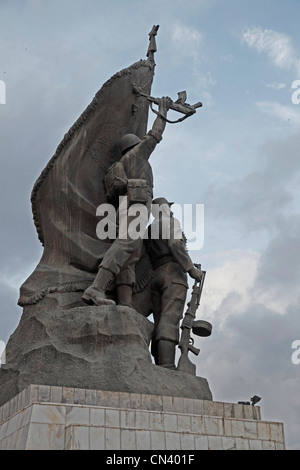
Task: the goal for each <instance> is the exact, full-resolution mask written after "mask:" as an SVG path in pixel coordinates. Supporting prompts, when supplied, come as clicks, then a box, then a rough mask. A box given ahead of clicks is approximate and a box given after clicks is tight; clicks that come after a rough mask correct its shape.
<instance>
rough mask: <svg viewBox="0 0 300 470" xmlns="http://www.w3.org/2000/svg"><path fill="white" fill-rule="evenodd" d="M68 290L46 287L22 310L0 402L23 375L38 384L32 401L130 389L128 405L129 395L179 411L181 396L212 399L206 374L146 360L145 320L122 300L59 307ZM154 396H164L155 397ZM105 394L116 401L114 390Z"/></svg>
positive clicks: (1, 374)
mask: <svg viewBox="0 0 300 470" xmlns="http://www.w3.org/2000/svg"><path fill="white" fill-rule="evenodd" d="M72 296H73V294H71V293H69V294H68V293H66V294H60V295H58V296H56V295H55V294H51V295H49V296H48V297H47V298H45V299H44V300H43V301H41V302H40V303H39V304H38V305H37V306H31V308H30V312H25V313H24V314H23V319H22V321H21V322H20V324H19V327H18V328H17V329H16V331H15V332H14V334H13V335H12V337H11V338H10V341H9V343H8V345H7V353H6V360H7V363H6V365H4V366H3V368H1V369H0V405H1V404H4V403H5V402H6V401H8V400H9V399H10V398H13V397H14V396H16V395H17V394H18V393H19V392H21V391H22V390H23V389H24V388H25V387H27V386H28V385H30V383H39V384H41V385H40V386H39V388H38V390H35V391H33V390H32V393H38V397H37V398H38V400H39V401H40V402H45V401H47V402H49V401H53V400H59V399H60V394H62V402H63V403H78V404H81V403H85V404H93V403H94V402H95V399H96V398H98V404H103V405H105V403H106V402H107V400H108V395H107V393H108V391H110V390H114V391H115V392H121V393H124V392H132V394H131V397H130V400H131V404H130V406H131V407H135V406H134V402H136V403H139V404H140V406H146V407H148V408H149V407H151V408H153V406H154V407H155V409H157V410H162V409H165V407H166V403H169V405H168V406H171V407H172V409H173V408H174V407H175V408H176V410H178V411H180V410H182V407H183V404H182V403H183V402H182V401H180V400H181V398H182V397H186V398H196V399H204V400H211V399H212V395H211V392H210V389H209V386H208V383H207V380H206V379H204V378H201V377H195V376H192V375H189V374H184V373H181V372H177V371H171V370H167V369H164V368H162V367H158V366H156V365H154V364H153V363H152V360H151V355H150V353H149V344H150V340H151V336H152V330H153V324H152V323H151V322H150V321H149V320H148V319H147V318H145V317H143V316H142V315H140V314H139V313H137V312H136V311H135V310H134V309H131V308H129V307H119V306H102V307H96V306H90V307H89V306H77V307H72V308H66V305H68V304H69V303H70V302H71V300H72ZM24 310H26V308H25V309H24ZM49 312H51V315H49ZM50 385H51V386H52V387H53V388H52V389H51V390H50ZM55 387H56V388H55ZM57 387H58V388H57ZM59 387H63V388H62V390H60V389H59ZM76 389H77V390H76ZM78 389H85V390H78ZM97 390H99V393H98V392H97ZM149 395H151V396H152V398H151V397H150V398H146V396H149ZM153 396H155V398H153ZM162 396H164V397H166V396H170V400H169V401H165V402H163V400H162ZM179 397H180V398H179ZM111 399H112V397H110V400H111ZM113 399H114V400H115V401H114V403H113V406H118V405H119V403H120V400H121V398H120V393H118V394H114V395H113ZM176 400H177V401H178V405H177V401H176ZM143 401H144V404H143V405H142V403H143ZM111 404H112V403H111ZM15 406H17V403H15ZM178 407H181V408H178ZM187 407H189V408H187ZM192 408H193V403H191V402H189V401H185V402H184V410H185V411H192ZM215 412H216V413H218V410H217V409H216V411H215Z"/></svg>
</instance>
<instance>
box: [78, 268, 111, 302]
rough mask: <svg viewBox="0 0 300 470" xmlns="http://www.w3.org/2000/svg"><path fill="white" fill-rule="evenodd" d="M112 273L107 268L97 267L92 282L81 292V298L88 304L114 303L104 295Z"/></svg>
mask: <svg viewBox="0 0 300 470" xmlns="http://www.w3.org/2000/svg"><path fill="white" fill-rule="evenodd" d="M113 277H114V274H113V273H111V272H110V271H108V269H104V268H101V267H100V268H99V271H98V274H97V276H96V279H95V281H94V282H93V284H92V285H91V286H90V287H88V288H87V289H86V291H85V292H84V293H83V296H82V300H84V302H86V303H87V304H89V305H116V303H115V302H114V301H113V300H112V299H108V298H107V296H106V293H105V292H106V289H107V288H108V285H109V283H110V282H111V281H112V279H113Z"/></svg>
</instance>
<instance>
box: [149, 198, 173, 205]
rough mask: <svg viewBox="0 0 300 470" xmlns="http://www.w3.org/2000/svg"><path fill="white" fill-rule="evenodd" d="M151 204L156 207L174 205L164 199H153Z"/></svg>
mask: <svg viewBox="0 0 300 470" xmlns="http://www.w3.org/2000/svg"><path fill="white" fill-rule="evenodd" d="M152 204H153V205H158V206H161V205H162V204H168V205H169V206H171V205H172V204H174V202H169V201H167V199H166V198H165V197H157V198H156V199H153V201H152Z"/></svg>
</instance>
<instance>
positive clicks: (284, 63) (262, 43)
mask: <svg viewBox="0 0 300 470" xmlns="http://www.w3.org/2000/svg"><path fill="white" fill-rule="evenodd" d="M242 40H243V41H244V42H246V44H247V45H248V46H249V47H250V48H252V49H255V50H256V51H257V52H259V53H262V52H264V53H266V54H267V55H268V57H269V58H270V60H271V62H272V63H273V65H275V66H276V67H279V68H281V69H294V70H296V71H297V72H300V60H299V57H298V56H297V53H296V51H295V49H294V47H293V44H292V41H291V39H290V38H289V36H287V35H286V34H283V33H278V32H276V31H273V30H271V29H265V30H263V29H262V28H259V27H255V26H254V27H252V28H247V29H246V30H245V31H244V33H243V34H242Z"/></svg>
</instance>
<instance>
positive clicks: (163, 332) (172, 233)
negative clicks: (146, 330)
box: [145, 217, 194, 362]
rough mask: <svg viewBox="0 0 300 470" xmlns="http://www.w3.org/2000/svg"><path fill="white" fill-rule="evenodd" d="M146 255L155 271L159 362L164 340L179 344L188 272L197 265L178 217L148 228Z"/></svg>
mask: <svg viewBox="0 0 300 470" xmlns="http://www.w3.org/2000/svg"><path fill="white" fill-rule="evenodd" d="M147 234H148V239H147V240H145V246H146V251H147V253H148V255H149V257H150V260H151V264H152V267H153V270H154V274H153V279H152V283H151V292H152V302H153V316H154V323H155V333H154V338H153V342H152V354H153V355H154V357H155V359H156V362H157V357H156V355H157V350H156V347H157V343H158V342H159V341H160V340H167V341H171V342H173V343H175V344H178V342H179V323H180V320H181V319H182V316H183V309H184V304H185V300H186V295H187V289H188V283H187V274H186V273H187V272H188V271H189V270H190V269H191V268H193V266H194V265H193V262H192V260H191V258H190V256H189V254H188V252H187V248H186V240H185V236H184V234H183V233H182V230H181V227H180V223H179V221H178V220H177V219H175V218H174V217H160V218H159V219H158V218H157V219H155V220H154V222H153V223H152V224H151V225H150V226H149V227H148V230H147Z"/></svg>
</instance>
